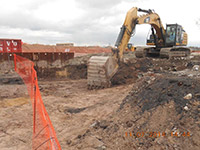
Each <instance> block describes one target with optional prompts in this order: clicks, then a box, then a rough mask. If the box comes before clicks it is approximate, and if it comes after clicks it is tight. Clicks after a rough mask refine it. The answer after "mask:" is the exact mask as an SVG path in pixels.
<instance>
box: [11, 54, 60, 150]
mask: <svg viewBox="0 0 200 150" xmlns="http://www.w3.org/2000/svg"><path fill="white" fill-rule="evenodd" d="M14 63H15V71H16V72H17V73H18V74H19V75H20V76H21V78H22V79H23V81H24V83H25V84H26V86H27V89H28V93H29V95H30V98H31V102H32V107H33V139H32V149H33V150H61V147H60V144H59V142H58V140H57V137H56V133H55V131H54V128H53V126H52V123H51V121H50V118H49V116H48V113H47V111H46V109H45V107H44V104H43V101H42V98H41V95H40V90H39V87H38V80H37V72H36V71H35V69H34V63H33V62H32V61H30V60H28V59H26V58H23V57H20V56H17V55H16V54H14Z"/></svg>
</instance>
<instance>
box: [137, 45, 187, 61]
mask: <svg viewBox="0 0 200 150" xmlns="http://www.w3.org/2000/svg"><path fill="white" fill-rule="evenodd" d="M150 49H152V48H147V47H137V48H136V51H135V56H136V57H137V58H143V57H148V56H153V55H152V54H154V53H151V52H152V51H150ZM154 51H155V50H154ZM156 53H158V56H159V57H160V58H167V59H176V58H185V59H187V58H188V56H190V49H189V48H187V47H170V48H169V47H168V48H161V49H160V52H159V50H157V52H156Z"/></svg>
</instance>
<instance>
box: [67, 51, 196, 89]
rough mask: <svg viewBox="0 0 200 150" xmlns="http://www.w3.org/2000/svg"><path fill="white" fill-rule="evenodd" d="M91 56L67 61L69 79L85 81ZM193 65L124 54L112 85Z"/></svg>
mask: <svg viewBox="0 0 200 150" xmlns="http://www.w3.org/2000/svg"><path fill="white" fill-rule="evenodd" d="M96 55H98V56H108V55H111V54H109V53H103V54H96ZM91 56H94V55H86V56H81V57H76V58H74V59H71V60H69V62H68V63H67V65H66V66H65V68H66V70H67V74H68V77H69V78H70V79H87V64H88V60H89V58H90V57H91ZM192 66H193V64H192V63H191V61H190V60H182V59H180V60H168V59H158V58H140V59H139V58H136V57H135V55H134V53H133V52H126V53H125V54H124V61H123V62H121V63H120V65H119V69H118V72H117V73H116V74H115V75H114V76H113V78H112V79H111V82H112V84H113V85H120V84H127V83H133V82H135V80H136V79H138V78H140V76H142V74H143V73H146V72H155V73H166V72H170V71H181V70H184V69H186V68H191V67H192Z"/></svg>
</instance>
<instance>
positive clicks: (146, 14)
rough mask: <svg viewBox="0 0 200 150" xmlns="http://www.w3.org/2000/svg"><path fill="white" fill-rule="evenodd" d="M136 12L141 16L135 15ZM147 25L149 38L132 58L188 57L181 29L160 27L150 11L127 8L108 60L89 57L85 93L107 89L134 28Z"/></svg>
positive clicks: (157, 16)
mask: <svg viewBox="0 0 200 150" xmlns="http://www.w3.org/2000/svg"><path fill="white" fill-rule="evenodd" d="M138 12H141V13H143V14H142V15H138ZM139 24H149V25H151V32H152V33H151V35H150V38H149V39H147V45H151V46H148V47H147V46H146V47H136V50H135V55H136V57H137V58H142V57H149V56H153V57H163V58H172V57H188V56H189V55H190V49H189V48H187V47H185V46H186V45H187V33H186V32H185V31H184V29H183V28H182V26H181V25H178V24H167V25H166V29H165V28H164V27H163V25H162V22H161V19H160V17H159V15H158V14H157V13H155V12H154V11H153V10H150V9H149V10H144V9H140V8H137V7H133V8H131V9H130V10H129V11H128V12H127V15H126V18H125V21H124V24H123V25H122V27H121V30H120V33H119V35H118V38H117V41H116V43H115V48H113V49H112V56H92V57H91V58H90V59H89V62H88V70H87V73H88V74H87V81H88V83H87V84H88V89H98V88H106V87H110V86H111V81H110V80H111V78H112V77H113V76H114V74H115V73H116V72H117V70H118V67H119V64H120V62H122V61H123V52H124V51H125V49H126V47H127V44H128V42H129V40H130V38H131V36H132V34H133V32H134V30H135V27H136V25H139Z"/></svg>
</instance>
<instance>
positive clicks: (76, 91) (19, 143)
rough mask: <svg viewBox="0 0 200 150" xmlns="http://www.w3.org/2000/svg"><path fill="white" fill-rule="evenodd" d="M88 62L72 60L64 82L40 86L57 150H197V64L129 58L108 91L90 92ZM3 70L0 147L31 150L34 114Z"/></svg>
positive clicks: (199, 107)
mask: <svg viewBox="0 0 200 150" xmlns="http://www.w3.org/2000/svg"><path fill="white" fill-rule="evenodd" d="M89 57H90V56H84V57H80V58H76V59H74V60H70V61H69V63H68V64H67V65H66V66H65V67H66V70H68V72H71V74H69V75H68V78H60V79H58V78H57V79H56V78H55V79H49V78H45V77H43V78H40V80H39V87H40V91H41V94H42V98H43V101H44V104H45V107H46V109H47V112H48V113H49V116H50V118H51V121H52V123H53V126H54V128H55V130H56V133H57V137H58V140H59V142H60V144H61V147H62V149H67V150H76V149H77V150H78V149H80V150H116V149H119V150H132V149H133V150H137V149H141V150H151V149H152V150H161V149H163V150H164V149H169V150H188V149H191V150H198V149H199V147H200V142H199V141H200V119H199V117H200V85H199V83H200V70H198V69H196V70H195V69H194V65H198V64H199V61H198V59H195V60H191V59H188V60H182V59H181V60H167V59H156V58H143V59H136V58H135V57H134V54H133V53H127V54H126V55H125V59H124V63H122V64H121V65H120V69H119V72H118V73H117V74H116V75H115V76H114V78H113V79H112V83H113V86H112V87H111V88H107V89H100V90H92V91H90V90H87V88H86V87H87V80H86V76H87V65H85V64H87V60H88V58H89ZM2 66H3V65H2ZM0 70H1V71H0V73H1V74H0V118H1V120H0V147H1V149H3V150H15V149H16V150H27V149H31V139H32V106H31V102H30V99H29V97H28V93H27V91H26V86H25V85H24V84H23V82H22V81H21V80H20V78H19V77H18V75H17V74H15V73H14V72H13V71H12V70H10V71H5V66H4V68H3V69H2V67H0Z"/></svg>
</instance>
